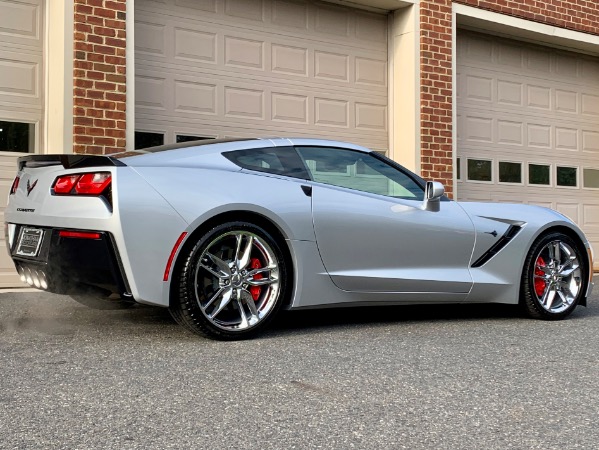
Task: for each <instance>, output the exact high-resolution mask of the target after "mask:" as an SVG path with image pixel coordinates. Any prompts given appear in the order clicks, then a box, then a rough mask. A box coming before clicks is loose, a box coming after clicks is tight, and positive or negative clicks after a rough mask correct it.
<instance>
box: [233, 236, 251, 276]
mask: <svg viewBox="0 0 599 450" xmlns="http://www.w3.org/2000/svg"><path fill="white" fill-rule="evenodd" d="M246 241H247V242H246V245H245V248H244V250H243V254H241V255H240V254H239V252H238V253H237V255H236V258H237V267H238V268H239V269H240V270H241V269H245V268H246V267H247V265H248V264H249V263H250V256H251V254H252V246H253V245H254V236H252V235H249V236H247V238H246ZM239 245H241V243H239Z"/></svg>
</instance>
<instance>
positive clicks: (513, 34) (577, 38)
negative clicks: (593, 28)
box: [452, 3, 599, 270]
mask: <svg viewBox="0 0 599 450" xmlns="http://www.w3.org/2000/svg"><path fill="white" fill-rule="evenodd" d="M452 7H453V21H452V23H453V30H452V31H453V37H452V45H453V49H452V53H453V55H454V57H453V86H454V89H453V123H454V125H457V114H458V99H457V81H458V80H457V29H458V28H465V29H469V30H473V31H479V32H482V33H485V34H491V35H496V36H498V37H506V38H510V39H517V40H520V41H524V42H529V43H533V44H540V45H545V46H550V47H554V48H558V49H563V50H566V51H574V52H578V53H583V54H587V55H591V56H595V57H596V56H599V36H593V35H590V34H586V33H581V32H576V31H572V30H566V29H563V28H558V27H554V26H550V25H545V24H539V23H536V22H530V21H527V20H524V19H519V18H515V17H510V16H507V15H503V14H498V13H493V12H490V11H485V10H480V9H477V8H473V7H470V6H465V5H460V4H455V3H454V4H453V6H452ZM457 145H458V129H457V126H454V127H453V159H454V167H457V157H458V154H457V152H458V149H457ZM456 172H457V171H454V177H453V184H454V192H456V193H457V192H458V189H459V188H458V186H457V173H456ZM581 176H582V174H579V177H581ZM595 251H597V249H595ZM598 269H599V265H598V263H597V261H596V262H595V270H598Z"/></svg>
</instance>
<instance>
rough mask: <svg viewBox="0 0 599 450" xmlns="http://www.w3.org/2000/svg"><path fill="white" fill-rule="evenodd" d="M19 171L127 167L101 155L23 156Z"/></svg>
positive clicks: (19, 161)
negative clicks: (26, 169) (53, 168)
mask: <svg viewBox="0 0 599 450" xmlns="http://www.w3.org/2000/svg"><path fill="white" fill-rule="evenodd" d="M17 165H18V167H19V171H21V170H23V168H25V167H29V168H32V169H33V168H40V167H49V166H62V167H64V168H65V169H79V168H85V167H106V166H126V164H125V163H124V162H121V161H119V160H118V159H116V158H113V157H112V156H99V155H28V156H21V157H20V158H19V159H18V163H17Z"/></svg>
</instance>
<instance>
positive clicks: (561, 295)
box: [557, 291, 572, 305]
mask: <svg viewBox="0 0 599 450" xmlns="http://www.w3.org/2000/svg"><path fill="white" fill-rule="evenodd" d="M557 295H558V296H559V298H560V299H561V301H562V304H566V305H569V304H570V303H572V301H570V300H569V297H568V296H566V295H564V293H563V292H562V291H557Z"/></svg>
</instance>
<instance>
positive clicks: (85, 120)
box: [73, 0, 126, 154]
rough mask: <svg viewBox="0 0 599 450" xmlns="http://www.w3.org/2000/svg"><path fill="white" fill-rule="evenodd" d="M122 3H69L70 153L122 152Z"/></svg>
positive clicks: (93, 0) (101, 0) (97, 0)
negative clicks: (72, 9)
mask: <svg viewBox="0 0 599 450" xmlns="http://www.w3.org/2000/svg"><path fill="white" fill-rule="evenodd" d="M125 6H126V0H75V25H74V55H73V56H74V69H73V86H74V88H73V105H74V106H73V146H74V149H73V150H74V151H75V152H76V153H91V154H107V153H115V152H118V151H122V150H124V149H125V136H126V131H125V124H126V122H125V102H126V89H125V78H126V73H125V38H126V30H125Z"/></svg>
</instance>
